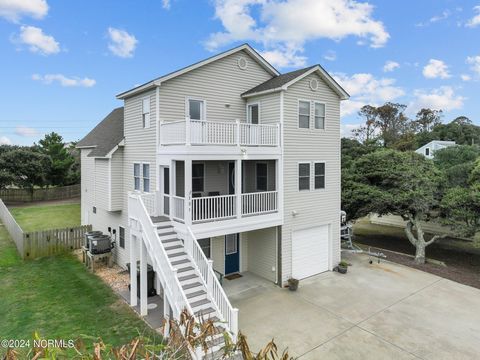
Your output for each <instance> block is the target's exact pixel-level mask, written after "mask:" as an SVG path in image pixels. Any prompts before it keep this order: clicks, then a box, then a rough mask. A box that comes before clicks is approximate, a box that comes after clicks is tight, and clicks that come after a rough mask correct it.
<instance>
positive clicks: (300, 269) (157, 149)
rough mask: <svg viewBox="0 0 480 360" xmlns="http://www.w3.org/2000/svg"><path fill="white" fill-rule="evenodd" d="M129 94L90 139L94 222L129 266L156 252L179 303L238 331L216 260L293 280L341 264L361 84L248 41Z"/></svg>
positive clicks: (85, 204)
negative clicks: (353, 104) (351, 109)
mask: <svg viewBox="0 0 480 360" xmlns="http://www.w3.org/2000/svg"><path fill="white" fill-rule="evenodd" d="M117 98H118V99H121V100H123V101H124V107H123V108H118V109H115V110H113V111H112V113H110V114H109V115H108V116H107V117H106V118H105V119H104V120H103V121H102V122H101V123H100V124H99V125H98V126H97V127H96V128H95V129H93V130H92V131H91V132H90V133H89V134H88V135H87V136H86V137H85V138H84V139H83V140H82V141H80V142H79V143H78V145H77V147H78V148H80V149H81V158H82V223H83V224H86V223H90V224H92V225H93V228H94V229H99V230H103V231H107V229H108V228H109V227H110V228H112V229H116V230H117V247H116V254H115V258H116V261H117V263H118V264H120V265H121V266H125V265H126V263H128V262H130V261H135V260H136V259H139V258H140V259H141V260H142V261H143V263H145V262H146V261H148V263H150V264H152V265H153V267H154V269H155V271H156V272H157V279H158V281H159V284H158V285H157V286H158V287H159V288H160V289H159V290H163V294H164V297H165V298H164V299H165V303H166V304H169V305H170V310H171V311H172V313H173V316H176V315H175V314H178V311H179V309H180V308H181V307H187V308H189V309H191V310H192V311H194V312H195V313H197V312H198V311H199V310H202V309H203V310H202V311H203V312H206V313H208V312H212V313H213V314H215V316H217V317H218V318H220V319H221V320H223V321H224V322H225V324H226V325H225V326H226V327H227V328H228V330H230V331H231V332H232V333H233V334H234V333H235V332H236V331H235V330H236V326H237V323H236V321H237V320H236V317H237V315H236V312H235V309H232V308H231V305H230V303H229V301H228V299H227V298H226V296H225V294H224V293H223V291H222V290H221V288H219V285H218V281H217V280H216V277H215V276H213V274H214V272H213V271H212V269H211V267H212V261H211V260H213V269H214V270H215V271H217V272H218V273H222V274H232V273H242V272H246V271H248V272H251V273H254V274H256V275H258V276H261V277H263V278H265V279H267V280H269V281H271V282H272V283H276V284H278V285H279V286H281V285H283V284H285V283H286V281H287V280H288V279H289V278H290V277H295V278H298V279H303V278H306V277H309V276H312V275H315V274H318V273H321V272H324V271H328V270H332V269H333V267H335V266H336V264H337V263H338V262H339V260H340V238H339V231H340V229H339V227H340V101H341V100H345V99H347V98H348V94H347V93H346V92H345V91H344V90H343V89H342V88H341V87H340V86H339V85H338V84H337V83H336V82H335V80H333V78H332V77H331V76H330V75H329V74H328V73H327V72H326V71H325V70H324V69H323V68H322V67H321V66H319V65H315V66H311V67H308V68H305V69H301V70H297V71H293V72H289V73H286V74H279V73H278V71H277V70H276V69H275V68H273V67H272V66H271V65H270V64H269V63H268V62H267V61H266V60H265V59H263V58H262V57H261V56H260V55H259V54H258V53H257V52H256V51H255V50H253V49H252V48H251V47H250V46H249V45H242V46H239V47H237V48H234V49H232V50H229V51H226V52H224V53H221V54H219V55H216V56H213V57H211V58H209V59H206V60H203V61H200V62H198V63H196V64H194V65H191V66H188V67H186V68H183V69H181V70H178V71H175V72H173V73H170V74H168V75H165V76H162V77H160V78H158V79H155V80H152V81H150V82H148V83H146V84H143V85H141V86H138V87H136V88H134V89H131V90H129V91H126V92H123V93H121V94H119V95H118V96H117ZM179 239H181V240H179ZM138 249H140V251H139V250H138ZM200 249H201V250H200ZM203 254H204V255H205V256H206V258H208V259H209V260H206V258H205V256H204V255H203ZM142 269H145V268H144V267H142ZM174 269H176V270H174ZM175 274H177V275H175ZM131 275H132V289H133V290H132V298H131V302H132V304H136V302H137V299H136V296H134V294H135V289H136V286H137V284H136V280H135V279H136V268H135V267H131ZM144 276H145V271H144V270H142V276H141V278H142V279H143V278H144ZM212 276H213V277H214V279H212ZM177 279H178V280H177ZM144 286H146V285H144ZM145 292H146V290H145V289H144V288H143V287H142V294H144V293H145ZM140 305H141V312H142V314H145V313H146V312H147V306H146V297H145V296H143V297H141V299H140ZM166 306H168V305H166ZM167 309H168V307H167V308H166V310H167ZM209 309H210V310H209Z"/></svg>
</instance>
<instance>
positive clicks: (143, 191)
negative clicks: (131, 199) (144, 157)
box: [133, 161, 152, 194]
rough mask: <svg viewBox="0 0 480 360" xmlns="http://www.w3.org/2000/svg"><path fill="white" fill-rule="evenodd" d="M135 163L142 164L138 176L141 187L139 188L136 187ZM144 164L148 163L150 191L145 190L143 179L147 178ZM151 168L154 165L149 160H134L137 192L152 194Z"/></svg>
mask: <svg viewBox="0 0 480 360" xmlns="http://www.w3.org/2000/svg"><path fill="white" fill-rule="evenodd" d="M135 164H138V165H140V174H139V175H140V176H139V177H138V178H139V179H140V189H139V190H137V189H135V177H136V176H135ZM143 165H148V184H149V185H148V187H149V190H150V191H145V190H144V187H143V184H144V183H143V180H144V179H145V178H144V177H143ZM151 169H152V166H151V163H150V162H149V161H140V162H135V161H134V162H133V191H136V192H140V193H146V194H150V193H151V192H152V181H151V180H152V176H151Z"/></svg>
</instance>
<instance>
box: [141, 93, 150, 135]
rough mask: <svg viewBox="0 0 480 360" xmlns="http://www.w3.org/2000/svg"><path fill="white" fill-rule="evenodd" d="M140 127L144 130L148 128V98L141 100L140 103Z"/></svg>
mask: <svg viewBox="0 0 480 360" xmlns="http://www.w3.org/2000/svg"><path fill="white" fill-rule="evenodd" d="M142 125H143V128H144V129H148V128H149V127H150V98H146V99H143V102H142Z"/></svg>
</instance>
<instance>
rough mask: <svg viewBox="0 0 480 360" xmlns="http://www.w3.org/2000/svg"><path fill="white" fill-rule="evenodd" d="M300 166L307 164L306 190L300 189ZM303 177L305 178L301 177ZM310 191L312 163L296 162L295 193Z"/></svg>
mask: <svg viewBox="0 0 480 360" xmlns="http://www.w3.org/2000/svg"><path fill="white" fill-rule="evenodd" d="M300 164H308V165H309V168H308V189H300ZM302 177H305V176H302ZM307 191H312V162H311V161H297V192H307Z"/></svg>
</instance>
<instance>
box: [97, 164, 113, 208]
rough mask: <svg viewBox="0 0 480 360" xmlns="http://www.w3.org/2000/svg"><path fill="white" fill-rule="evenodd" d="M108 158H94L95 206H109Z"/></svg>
mask: <svg viewBox="0 0 480 360" xmlns="http://www.w3.org/2000/svg"><path fill="white" fill-rule="evenodd" d="M109 167H110V160H109V159H95V173H94V174H95V187H94V205H95V206H96V207H97V208H100V209H105V210H108V209H109V208H110V206H109V203H110V186H109Z"/></svg>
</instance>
